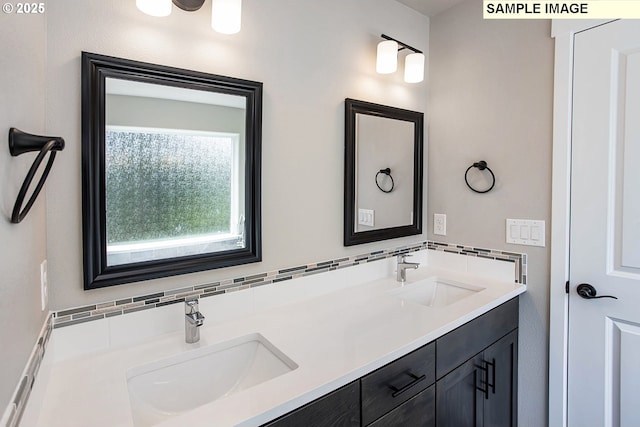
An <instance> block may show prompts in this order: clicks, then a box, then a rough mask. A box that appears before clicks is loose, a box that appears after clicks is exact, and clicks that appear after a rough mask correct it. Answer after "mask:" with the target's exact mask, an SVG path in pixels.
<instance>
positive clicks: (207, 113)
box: [82, 52, 262, 289]
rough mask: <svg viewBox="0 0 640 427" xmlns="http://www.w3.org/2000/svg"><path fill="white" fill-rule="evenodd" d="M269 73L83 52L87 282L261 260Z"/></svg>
mask: <svg viewBox="0 0 640 427" xmlns="http://www.w3.org/2000/svg"><path fill="white" fill-rule="evenodd" d="M261 117H262V83H259V82H252V81H247V80H240V79H234V78H229V77H222V76H217V75H211V74H205V73H200V72H194V71H188V70H182V69H177V68H171V67H164V66H158V65H152V64H147V63H141V62H137V61H130V60H125V59H119V58H113V57H107V56H103V55H97V54H92V53H86V52H84V53H83V54H82V179H83V181H82V184H83V185H82V196H83V209H82V210H83V212H82V214H83V245H84V287H85V289H93V288H99V287H104V286H111V285H117V284H122V283H128V282H134V281H139V280H147V279H152V278H157V277H163V276H171V275H176V274H183V273H189V272H195V271H202V270H208V269H214V268H221V267H228V266H232V265H238V264H245V263H250V262H257V261H260V260H261V241H260V212H261V209H260V164H261V163H260V153H261V150H260V146H261V129H262V124H261Z"/></svg>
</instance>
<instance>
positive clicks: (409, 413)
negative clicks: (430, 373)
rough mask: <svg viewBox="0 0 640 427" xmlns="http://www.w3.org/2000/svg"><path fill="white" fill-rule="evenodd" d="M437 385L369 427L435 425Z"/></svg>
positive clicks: (422, 426)
mask: <svg viewBox="0 0 640 427" xmlns="http://www.w3.org/2000/svg"><path fill="white" fill-rule="evenodd" d="M435 390H436V386H435V385H432V386H431V387H429V388H428V389H426V390H424V391H423V392H421V393H419V394H418V395H417V396H414V397H412V398H411V399H409V400H407V401H406V402H404V403H403V404H402V405H400V406H398V407H397V408H396V409H394V410H393V411H391V412H389V413H388V414H386V415H384V416H383V417H382V418H379V419H378V420H377V421H375V422H374V423H373V424H369V427H409V426H410V427H435V425H436V411H435V405H436V393H435Z"/></svg>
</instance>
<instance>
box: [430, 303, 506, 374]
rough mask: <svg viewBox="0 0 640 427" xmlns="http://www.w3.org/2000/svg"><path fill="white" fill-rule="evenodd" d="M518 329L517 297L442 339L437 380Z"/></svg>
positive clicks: (439, 339)
mask: <svg viewBox="0 0 640 427" xmlns="http://www.w3.org/2000/svg"><path fill="white" fill-rule="evenodd" d="M517 327H518V298H517V297H516V298H513V299H512V300H509V301H507V302H505V303H504V304H502V305H499V306H498V307H496V308H494V309H493V310H491V311H489V312H487V313H485V314H483V315H482V316H480V317H477V318H475V319H473V320H472V321H470V322H467V323H465V324H464V325H462V326H460V327H459V328H457V329H454V330H453V331H451V332H449V333H448V334H446V335H444V336H442V337H440V338H438V339H437V340H436V346H437V360H436V378H438V379H440V378H442V377H443V376H444V375H446V374H447V373H449V372H451V371H452V370H453V369H455V368H456V367H458V366H460V365H462V364H463V363H464V362H465V361H467V360H468V359H470V358H472V357H473V356H475V355H476V354H478V353H480V352H481V351H482V350H484V349H485V348H487V347H489V346H490V345H491V344H493V343H494V342H496V341H498V340H499V339H500V338H502V337H503V336H505V335H507V334H508V333H509V332H511V331H512V330H514V329H515V328H517Z"/></svg>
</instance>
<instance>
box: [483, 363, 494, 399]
mask: <svg viewBox="0 0 640 427" xmlns="http://www.w3.org/2000/svg"><path fill="white" fill-rule="evenodd" d="M485 363H486V364H487V371H488V369H489V367H491V382H490V383H489V382H487V385H488V387H491V393H493V394H496V359H495V358H494V359H491V362H487V361H485ZM488 379H489V372H487V380H488Z"/></svg>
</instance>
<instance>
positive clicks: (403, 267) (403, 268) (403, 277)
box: [396, 254, 420, 283]
mask: <svg viewBox="0 0 640 427" xmlns="http://www.w3.org/2000/svg"><path fill="white" fill-rule="evenodd" d="M408 256H411V255H407V254H403V255H398V269H397V274H396V280H398V282H401V283H404V282H406V281H407V269H409V268H411V269H413V270H415V269H416V268H418V267H419V266H420V264H419V263H417V262H407V257H408Z"/></svg>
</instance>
